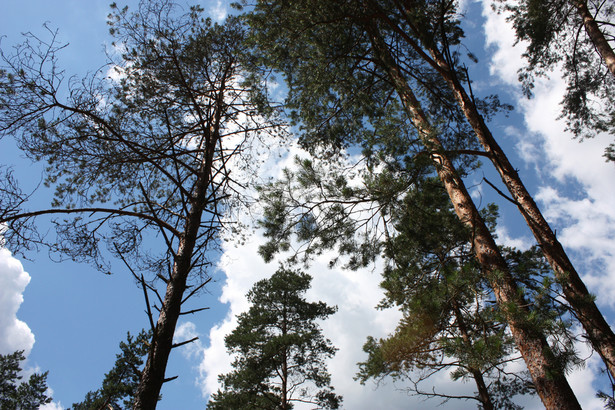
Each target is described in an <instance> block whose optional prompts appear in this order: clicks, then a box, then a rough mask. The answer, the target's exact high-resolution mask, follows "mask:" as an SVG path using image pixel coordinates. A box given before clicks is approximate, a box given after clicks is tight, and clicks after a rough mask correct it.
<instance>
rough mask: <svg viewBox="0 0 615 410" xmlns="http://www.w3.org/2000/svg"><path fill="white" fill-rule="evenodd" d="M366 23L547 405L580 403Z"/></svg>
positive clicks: (385, 50)
mask: <svg viewBox="0 0 615 410" xmlns="http://www.w3.org/2000/svg"><path fill="white" fill-rule="evenodd" d="M365 29H366V32H367V33H368V35H369V37H370V40H371V43H372V47H373V48H374V51H375V55H376V57H377V59H378V60H379V61H380V63H381V64H382V67H383V69H384V70H385V71H386V72H387V75H388V77H389V79H390V81H391V83H392V84H393V85H394V87H395V89H396V91H397V93H398V95H399V97H400V99H401V102H402V104H403V105H404V107H405V109H406V112H407V114H408V116H409V118H410V119H411V120H412V122H413V123H414V125H415V126H416V127H417V130H418V132H419V137H420V138H421V140H422V142H423V144H424V145H425V147H426V148H427V150H428V151H429V152H430V154H431V157H432V160H433V162H434V164H435V166H436V170H437V173H438V176H439V177H440V179H441V180H442V183H443V184H444V187H445V189H446V191H447V193H448V195H449V197H450V199H451V202H452V204H453V206H454V209H455V213H456V214H457V216H458V217H459V219H460V220H461V221H462V222H463V223H464V224H465V225H467V226H468V227H469V228H470V229H471V231H472V233H473V245H474V252H475V255H476V257H477V259H478V261H479V263H480V264H481V266H482V268H483V270H484V271H485V273H486V275H487V279H488V280H489V282H490V284H491V287H492V289H493V292H494V294H495V297H496V300H497V303H498V305H499V306H500V308H501V309H502V311H503V312H504V314H505V316H506V319H507V321H508V325H509V328H510V330H511V333H512V335H513V338H514V339H515V342H516V344H517V346H518V348H519V351H520V352H521V355H522V357H523V359H524V360H525V363H526V365H527V367H528V370H529V372H530V375H531V377H532V380H533V382H534V385H535V387H536V391H537V393H538V395H539V396H540V398H541V400H542V402H543V404H544V405H545V407H546V408H547V409H554V410H555V409H558V410H561V409H580V408H581V407H580V405H579V403H578V401H577V399H576V397H575V395H574V393H573V392H572V389H571V388H570V385H569V384H568V381H567V380H566V377H565V375H564V372H563V369H561V368H560V366H558V364H557V361H556V358H555V357H554V355H553V352H552V351H551V349H550V347H549V345H548V343H547V340H546V337H545V336H544V334H543V333H542V331H541V330H540V329H536V328H535V327H534V326H532V324H531V323H529V320H528V316H529V311H528V310H527V303H526V301H525V300H524V298H523V297H522V296H521V294H520V291H519V289H518V287H517V284H516V282H515V280H514V278H513V277H512V275H511V274H510V271H509V270H508V266H507V264H506V261H505V260H504V258H503V257H502V255H501V253H500V251H499V248H498V247H497V245H496V243H495V241H494V239H493V237H492V235H491V233H490V232H489V230H488V228H487V226H486V225H485V223H484V221H483V219H482V218H481V216H480V214H479V212H478V210H477V209H476V206H475V205H474V202H473V201H472V198H471V197H470V195H469V193H468V192H467V190H466V187H465V185H464V183H463V181H462V179H461V177H460V176H459V174H458V173H457V170H456V169H455V167H454V165H453V163H452V161H451V160H450V158H448V156H447V155H446V153H445V150H444V147H443V146H442V143H441V142H440V140H439V139H438V137H437V136H436V134H435V132H436V130H435V129H433V128H432V126H431V124H430V123H429V121H428V119H427V117H426V115H425V113H424V112H423V110H422V107H421V105H420V103H419V101H418V100H417V99H416V97H415V95H414V93H413V92H412V90H411V89H410V87H409V85H408V83H407V81H406V79H405V78H404V76H403V74H402V72H401V70H400V68H399V67H398V66H397V64H396V63H395V60H394V59H393V57H392V56H391V55H390V54H389V51H388V48H387V47H386V45H385V43H384V40H383V39H382V37H381V35H380V33H379V31H378V28H377V27H375V25H374V24H373V23H369V22H368V23H366V26H365Z"/></svg>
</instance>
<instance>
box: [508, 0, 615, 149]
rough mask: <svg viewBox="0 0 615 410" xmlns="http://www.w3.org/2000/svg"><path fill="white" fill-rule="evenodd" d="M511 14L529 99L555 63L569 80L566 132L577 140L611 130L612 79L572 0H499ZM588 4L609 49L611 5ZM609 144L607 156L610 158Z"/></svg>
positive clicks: (614, 117) (614, 122) (614, 8)
mask: <svg viewBox="0 0 615 410" xmlns="http://www.w3.org/2000/svg"><path fill="white" fill-rule="evenodd" d="M496 3H500V7H501V8H502V9H504V10H506V11H507V12H510V20H511V21H512V23H513V26H514V28H515V30H516V34H517V39H518V41H524V42H527V44H528V48H527V51H526V52H525V53H524V57H525V58H526V59H527V66H526V67H524V68H522V69H521V70H520V72H519V79H520V81H521V83H522V85H523V88H524V92H525V93H526V95H527V96H528V97H529V96H531V95H532V89H533V87H534V82H535V78H536V76H545V75H546V74H548V72H550V71H552V70H553V69H555V68H556V67H557V66H558V65H559V66H561V67H562V68H563V75H564V78H565V80H566V82H567V89H566V94H565V95H564V98H563V100H562V117H564V118H565V119H566V121H567V125H568V129H569V130H570V131H572V132H573V133H574V135H575V136H577V137H580V138H587V137H592V136H594V135H596V134H597V133H600V132H609V133H612V132H613V130H614V129H615V128H614V127H615V105H614V103H613V101H614V97H615V95H614V94H613V93H614V90H615V76H613V75H612V73H610V72H609V70H608V68H607V67H606V65H605V64H604V62H603V60H602V58H601V56H600V55H599V54H598V52H597V51H596V48H595V46H594V44H593V43H592V40H591V39H590V38H589V36H588V34H587V33H586V31H585V28H584V26H583V20H582V18H581V16H580V15H579V13H578V11H577V6H576V5H575V3H576V2H575V1H570V0H555V1H541V0H522V1H514V2H511V1H509V0H497V1H496ZM582 3H586V4H587V6H588V8H589V9H590V13H591V14H592V15H593V16H594V18H595V19H596V21H597V24H598V25H599V27H600V29H601V30H602V31H603V33H604V34H605V36H606V37H607V39H608V40H609V42H610V43H611V47H612V46H613V40H612V25H613V24H612V22H613V18H614V17H615V4H614V3H613V2H612V1H606V2H599V3H596V2H582ZM613 147H614V146H613V145H611V146H610V147H609V148H608V149H607V150H606V154H605V157H607V159H609V160H613V159H614V158H615V157H613V154H612V150H613Z"/></svg>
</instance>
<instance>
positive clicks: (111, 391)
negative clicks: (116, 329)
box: [72, 330, 152, 410]
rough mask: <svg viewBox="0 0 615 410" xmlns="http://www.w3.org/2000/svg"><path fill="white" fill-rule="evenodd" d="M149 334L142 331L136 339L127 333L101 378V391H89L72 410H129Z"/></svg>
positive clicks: (149, 338)
mask: <svg viewBox="0 0 615 410" xmlns="http://www.w3.org/2000/svg"><path fill="white" fill-rule="evenodd" d="M151 336H152V332H151V330H150V331H145V330H142V331H141V332H140V333H139V334H138V335H137V336H136V337H135V336H132V335H131V334H130V332H128V334H127V335H126V341H125V342H120V350H121V353H119V354H118V355H116V361H115V365H114V366H113V368H112V369H111V370H110V371H109V372H108V373H106V374H105V378H104V379H103V383H102V387H101V388H100V389H98V390H94V391H90V392H88V393H87V394H86V395H85V399H84V400H83V401H82V402H80V403H73V406H72V409H73V410H90V409H114V410H115V409H122V408H124V409H129V408H131V407H132V401H133V399H134V396H135V393H136V391H137V386H138V385H139V382H140V380H141V369H142V367H143V359H144V357H145V356H146V355H147V353H148V352H149V343H150V340H151Z"/></svg>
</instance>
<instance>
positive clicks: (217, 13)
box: [209, 0, 228, 21]
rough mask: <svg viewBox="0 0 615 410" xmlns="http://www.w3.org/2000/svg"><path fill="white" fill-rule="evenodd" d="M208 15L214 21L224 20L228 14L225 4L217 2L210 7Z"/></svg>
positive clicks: (220, 0) (219, 0)
mask: <svg viewBox="0 0 615 410" xmlns="http://www.w3.org/2000/svg"><path fill="white" fill-rule="evenodd" d="M209 14H210V15H211V17H212V18H213V19H214V20H216V21H222V20H224V19H225V18H226V16H227V14H228V10H227V8H226V2H222V0H217V1H216V3H215V4H214V5H213V6H211V7H210V9H209Z"/></svg>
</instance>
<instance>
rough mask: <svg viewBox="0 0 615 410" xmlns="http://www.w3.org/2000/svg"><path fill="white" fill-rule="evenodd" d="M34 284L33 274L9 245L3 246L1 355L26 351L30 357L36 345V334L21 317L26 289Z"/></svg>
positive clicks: (0, 264) (0, 251) (0, 270)
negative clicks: (16, 256)
mask: <svg viewBox="0 0 615 410" xmlns="http://www.w3.org/2000/svg"><path fill="white" fill-rule="evenodd" d="M28 283H30V275H28V273H27V272H26V271H24V269H23V265H22V264H21V262H19V260H17V259H16V258H14V257H13V256H12V255H11V252H10V251H9V250H8V249H6V248H1V249H0V312H2V314H1V315H0V354H9V353H13V352H14V351H16V350H24V354H25V355H26V356H27V355H28V354H29V353H30V350H32V346H34V334H33V333H32V331H31V330H30V328H29V327H28V325H27V324H26V323H25V322H23V321H21V320H19V319H18V318H17V311H18V310H19V306H20V305H21V303H22V302H23V292H24V290H25V289H26V286H28Z"/></svg>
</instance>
